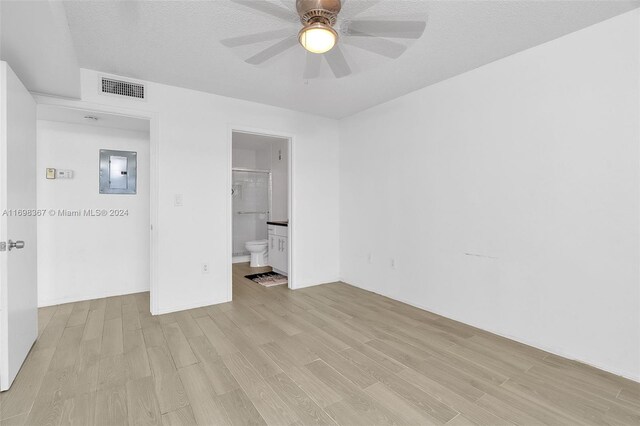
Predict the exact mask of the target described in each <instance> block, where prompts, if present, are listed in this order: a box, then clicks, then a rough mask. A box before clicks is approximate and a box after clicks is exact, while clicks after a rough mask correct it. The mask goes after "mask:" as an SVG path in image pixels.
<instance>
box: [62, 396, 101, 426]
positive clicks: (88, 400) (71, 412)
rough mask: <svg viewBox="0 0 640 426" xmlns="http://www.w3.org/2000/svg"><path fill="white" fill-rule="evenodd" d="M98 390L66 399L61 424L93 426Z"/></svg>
mask: <svg viewBox="0 0 640 426" xmlns="http://www.w3.org/2000/svg"><path fill="white" fill-rule="evenodd" d="M95 408H96V392H89V393H84V394H81V395H77V396H75V397H73V398H69V399H67V400H65V401H64V405H63V410H62V418H61V420H60V425H61V426H63V425H64V426H91V425H93V424H94V423H95V416H96V413H95Z"/></svg>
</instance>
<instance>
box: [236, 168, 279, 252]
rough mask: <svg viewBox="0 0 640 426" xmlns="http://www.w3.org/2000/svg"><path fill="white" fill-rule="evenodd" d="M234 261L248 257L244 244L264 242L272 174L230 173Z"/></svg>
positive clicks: (268, 215) (269, 205) (255, 171)
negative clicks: (231, 177)
mask: <svg viewBox="0 0 640 426" xmlns="http://www.w3.org/2000/svg"><path fill="white" fill-rule="evenodd" d="M232 175H233V182H232V185H233V186H232V189H231V194H232V200H233V201H232V205H233V257H234V260H235V259H236V258H239V257H244V256H248V255H249V252H248V251H247V249H246V247H245V243H246V242H247V241H255V240H266V239H267V221H268V220H270V211H271V172H270V171H268V170H253V169H238V168H234V169H233V173H232Z"/></svg>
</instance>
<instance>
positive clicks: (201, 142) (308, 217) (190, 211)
mask: <svg viewBox="0 0 640 426" xmlns="http://www.w3.org/2000/svg"><path fill="white" fill-rule="evenodd" d="M100 75H102V74H101V73H98V72H95V71H91V70H82V73H81V77H82V84H81V86H82V100H83V101H85V102H90V103H96V104H103V105H109V106H116V105H117V106H121V107H123V108H128V109H138V110H144V111H151V112H155V113H157V115H158V126H159V127H158V129H157V135H158V138H159V148H158V151H159V174H160V175H159V181H158V184H159V211H158V223H157V224H155V225H157V228H156V232H157V239H158V268H159V273H158V289H157V294H156V296H157V297H158V302H159V303H158V306H157V310H156V311H155V313H163V312H169V311H177V310H181V309H186V308H190V307H194V306H203V305H209V304H214V303H220V302H225V301H228V300H230V298H231V294H230V291H229V290H230V285H229V284H230V275H228V272H229V268H230V261H231V259H230V247H231V235H230V229H229V226H228V223H229V222H228V220H229V219H230V214H231V211H230V205H229V202H228V201H229V200H230V198H229V197H230V188H231V182H230V175H231V172H230V167H231V146H230V141H229V138H230V130H231V129H232V128H234V127H235V128H238V127H242V128H243V129H244V130H247V129H246V128H245V127H249V128H253V129H259V130H261V131H262V132H263V133H267V134H276V135H283V136H289V135H292V136H293V151H292V155H293V157H292V161H293V181H294V188H293V191H294V194H293V198H294V200H295V205H294V209H295V210H294V217H291V218H289V219H290V220H291V222H292V229H293V230H294V231H295V232H294V234H293V237H292V239H293V241H292V242H291V246H292V247H293V250H294V252H295V256H294V261H293V265H292V266H293V271H292V276H293V285H294V286H295V287H306V286H310V285H315V284H320V283H325V282H330V281H335V280H337V279H338V277H339V252H338V246H339V230H338V222H339V213H338V198H339V188H338V171H339V170H338V167H339V166H338V163H339V161H338V155H339V150H338V124H337V122H336V121H335V120H331V119H327V118H321V117H317V116H313V115H309V114H303V113H298V112H294V111H289V110H285V109H282V108H276V107H272V106H268V105H261V104H257V103H253V102H247V101H242V100H236V99H231V98H225V97H222V96H218V95H212V94H208V93H203V92H197V91H193V90H187V89H182V88H178V87H173V86H166V85H161V84H156V83H151V82H149V83H147V88H146V93H148V99H147V100H146V101H137V100H128V99H120V98H117V97H114V96H104V95H101V94H99V92H98V78H99V76H100ZM154 132H155V130H154V129H152V138H153V134H154ZM175 194H183V200H184V206H183V207H174V196H175ZM319 224H322V226H323V232H322V233H318V232H317V229H318V226H319ZM205 262H206V263H209V265H210V273H209V274H203V273H202V263H205Z"/></svg>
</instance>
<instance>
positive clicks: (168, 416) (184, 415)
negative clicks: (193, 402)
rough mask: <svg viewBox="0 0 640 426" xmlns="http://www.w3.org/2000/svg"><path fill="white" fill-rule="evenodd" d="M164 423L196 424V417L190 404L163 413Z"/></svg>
mask: <svg viewBox="0 0 640 426" xmlns="http://www.w3.org/2000/svg"><path fill="white" fill-rule="evenodd" d="M162 424H164V425H165V426H195V425H196V418H195V417H194V416H193V410H192V409H191V406H190V405H187V406H186V407H182V408H180V409H178V410H175V411H171V412H169V413H165V414H163V415H162Z"/></svg>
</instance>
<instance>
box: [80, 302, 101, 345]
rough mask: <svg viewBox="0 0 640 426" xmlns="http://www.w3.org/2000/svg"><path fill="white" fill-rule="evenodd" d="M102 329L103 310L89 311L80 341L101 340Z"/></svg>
mask: <svg viewBox="0 0 640 426" xmlns="http://www.w3.org/2000/svg"><path fill="white" fill-rule="evenodd" d="M103 329H104V309H93V310H89V313H88V314H87V321H86V323H85V327H84V335H83V336H82V340H92V339H97V338H100V339H102V331H103Z"/></svg>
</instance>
